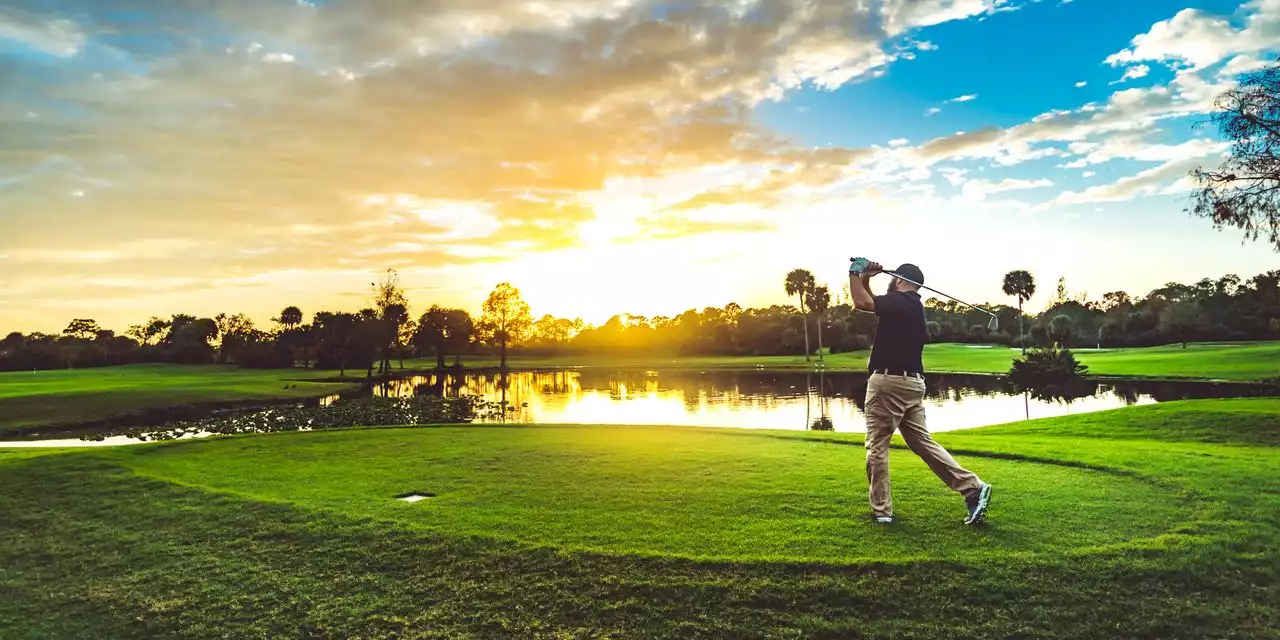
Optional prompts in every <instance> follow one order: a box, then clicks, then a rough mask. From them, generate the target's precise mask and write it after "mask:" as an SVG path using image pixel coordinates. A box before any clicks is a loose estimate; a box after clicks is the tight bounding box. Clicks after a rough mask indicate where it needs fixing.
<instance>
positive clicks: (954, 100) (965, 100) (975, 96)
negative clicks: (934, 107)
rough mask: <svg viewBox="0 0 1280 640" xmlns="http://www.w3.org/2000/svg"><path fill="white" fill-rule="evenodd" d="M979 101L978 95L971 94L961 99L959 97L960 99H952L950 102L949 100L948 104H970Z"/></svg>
mask: <svg viewBox="0 0 1280 640" xmlns="http://www.w3.org/2000/svg"><path fill="white" fill-rule="evenodd" d="M977 99H978V94H976V93H971V94H969V95H963V96H960V97H958V98H952V99H950V100H947V101H946V102H948V103H950V102H969V101H972V100H977Z"/></svg>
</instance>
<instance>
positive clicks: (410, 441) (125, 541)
mask: <svg viewBox="0 0 1280 640" xmlns="http://www.w3.org/2000/svg"><path fill="white" fill-rule="evenodd" d="M1182 414H1187V416H1188V417H1186V418H1185V419H1174V418H1175V416H1179V415H1182ZM1276 415H1280V400H1275V399H1267V400H1248V401H1234V400H1233V401H1220V400H1211V401H1187V402H1178V403H1168V404H1162V405H1157V406H1142V407H1133V408H1128V409H1121V410H1116V411H1109V412H1101V413H1095V414H1089V415H1087V416H1074V417H1068V418H1056V419H1052V420H1046V421H1037V422H1031V423H1019V424H1017V425H1009V426H1001V427H992V428H985V429H977V430H971V431H967V432H959V433H949V434H944V435H942V436H939V440H940V441H943V442H944V443H945V444H947V446H948V447H950V448H951V449H952V451H953V452H956V453H957V456H958V457H959V458H960V459H961V461H962V462H963V463H965V464H966V465H969V466H970V467H972V468H973V469H974V470H976V471H978V472H979V473H981V474H982V475H983V476H984V477H986V478H987V479H988V480H989V481H991V482H993V483H994V484H996V485H997V493H996V502H995V506H994V507H993V511H992V520H991V522H990V523H989V525H987V526H985V527H984V528H981V529H966V528H964V527H963V526H961V525H960V524H959V519H960V517H961V516H962V510H961V508H960V506H959V504H958V500H957V498H956V497H955V496H954V494H950V493H949V492H948V491H947V490H946V489H945V488H944V487H942V485H941V483H939V482H938V481H937V480H936V479H935V478H933V477H932V476H931V475H930V474H929V473H928V472H927V471H926V470H925V469H924V468H923V464H922V463H921V462H920V461H919V460H916V459H914V457H913V456H911V455H910V454H909V453H907V452H905V451H903V450H901V449H898V450H895V452H894V454H893V455H894V459H893V463H892V464H893V469H894V488H895V502H896V509H897V512H898V515H899V517H900V519H901V522H900V524H898V525H895V526H893V527H890V528H880V529H877V528H873V527H872V526H871V525H870V524H869V523H868V522H867V521H866V518H865V511H866V507H865V504H864V498H863V496H865V487H866V485H865V480H864V479H862V475H861V463H862V453H861V451H860V449H859V448H858V445H859V444H860V439H859V438H858V437H857V436H856V435H853V434H813V433H780V432H764V433H761V432H755V431H751V432H745V431H733V430H709V429H702V430H699V429H671V428H655V427H636V428H625V427H617V428H567V427H534V428H511V427H473V428H454V427H450V428H431V429H379V430H354V431H344V432H326V433H295V434H275V435H269V436H250V437H229V438H222V439H217V440H210V441H204V442H190V443H188V442H184V443H169V444H161V445H154V446H153V445H143V446H139V447H136V448H128V449H117V450H93V451H84V452H75V453H70V454H62V455H52V456H44V457H38V458H22V459H10V458H5V457H0V488H2V489H0V513H3V514H5V517H4V518H0V539H4V540H6V541H7V542H6V544H5V545H3V546H0V566H2V567H4V571H0V637H5V638H63V637H113V638H150V637H178V638H181V637H191V638H203V637H270V636H277V637H301V638H345V637H361V638H390V637H396V638H421V637H459V638H461V637H546V638H568V637H707V636H714V637H831V638H835V637H842V638H843V637H895V638H935V637H945V638H990V637H1044V638H1098V637H1107V638H1202V637H1219V638H1280V631H1278V629H1280V583H1278V582H1277V581H1276V580H1275V567H1276V566H1278V565H1280V480H1278V479H1277V475H1276V473H1275V470H1276V469H1277V468H1280V450H1277V449H1276V448H1274V447H1273V446H1269V444H1270V443H1274V442H1275V441H1276V438H1277V432H1278V431H1280V425H1278V424H1277V423H1276V421H1275V420H1274V417H1275V416H1276ZM1205 425H1207V426H1205ZM413 490H427V491H435V492H437V493H438V494H439V497H437V498H435V499H432V500H428V501H424V502H419V503H416V504H406V503H401V502H396V501H394V500H392V499H391V496H393V495H395V494H398V493H402V492H405V491H413Z"/></svg>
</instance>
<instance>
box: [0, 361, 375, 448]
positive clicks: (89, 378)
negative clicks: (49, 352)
mask: <svg viewBox="0 0 1280 640" xmlns="http://www.w3.org/2000/svg"><path fill="white" fill-rule="evenodd" d="M326 375H330V374H329V373H328V372H323V371H313V370H306V369H296V370H294V369H289V370H275V371H257V370H250V369H239V368H236V367H227V366H216V365H209V366H193V365H171V364H140V365H127V366H120V367H103V368H96V369H70V370H60V371H38V372H10V373H0V437H2V436H5V435H14V434H18V433H21V432H23V431H27V430H30V428H32V427H35V426H47V425H58V424H74V423H77V422H84V421H89V420H97V419H102V418H105V417H109V416H117V415H122V414H130V413H137V412H141V411H147V410H155V409H162V408H165V407H173V406H178V405H184V404H215V403H231V402H251V401H272V400H284V399H289V398H309V397H318V396H324V395H329V394H332V393H337V392H339V391H343V390H347V389H350V388H352V385H349V384H337V383H320V382H307V381H306V380H307V379H308V378H312V379H314V378H319V377H323V376H326Z"/></svg>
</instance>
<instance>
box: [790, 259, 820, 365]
mask: <svg viewBox="0 0 1280 640" xmlns="http://www.w3.org/2000/svg"><path fill="white" fill-rule="evenodd" d="M813 287H814V280H813V274H812V273H809V271H808V270H805V269H793V270H792V271H791V273H788V274H787V280H786V284H785V289H786V292H787V295H788V296H796V297H798V298H800V317H802V318H805V322H804V360H805V362H808V361H809V321H808V319H807V317H806V316H807V313H806V309H805V298H807V297H809V293H810V292H811V291H813Z"/></svg>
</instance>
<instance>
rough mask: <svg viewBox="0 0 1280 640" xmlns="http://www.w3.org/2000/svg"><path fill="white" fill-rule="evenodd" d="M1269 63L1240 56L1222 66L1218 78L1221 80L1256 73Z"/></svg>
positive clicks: (1248, 56)
mask: <svg viewBox="0 0 1280 640" xmlns="http://www.w3.org/2000/svg"><path fill="white" fill-rule="evenodd" d="M1270 64H1271V63H1270V62H1269V61H1267V60H1263V59H1262V58H1259V57H1256V56H1253V55H1240V56H1236V57H1234V58H1232V59H1231V60H1228V61H1227V63H1226V64H1225V65H1223V66H1222V70H1220V71H1219V72H1218V77H1219V78H1223V79H1229V78H1234V77H1236V76H1238V75H1241V74H1245V73H1249V72H1250V71H1257V70H1259V69H1263V68H1265V67H1267V66H1269V65H1270Z"/></svg>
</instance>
